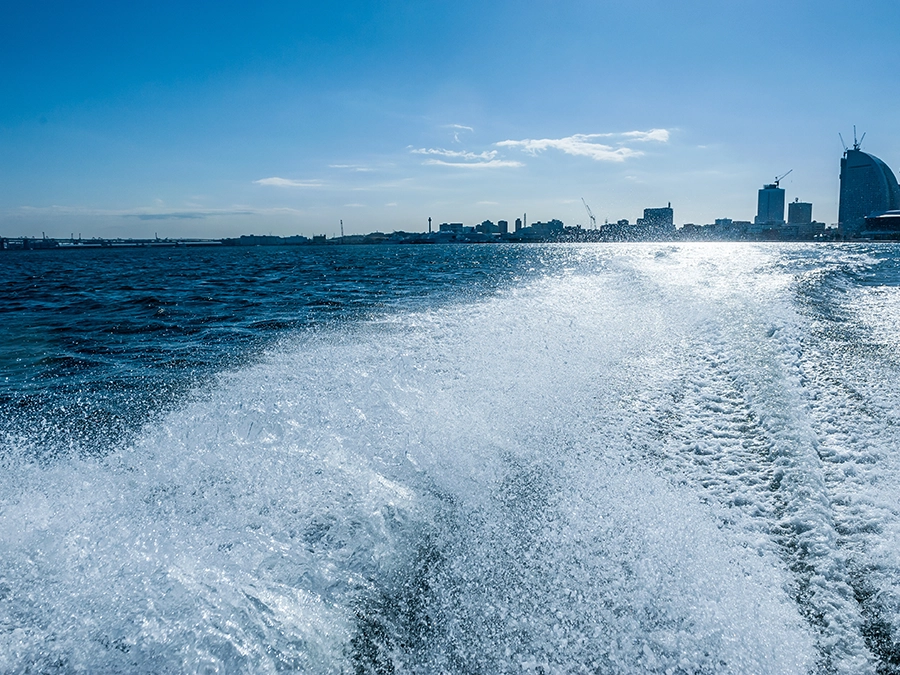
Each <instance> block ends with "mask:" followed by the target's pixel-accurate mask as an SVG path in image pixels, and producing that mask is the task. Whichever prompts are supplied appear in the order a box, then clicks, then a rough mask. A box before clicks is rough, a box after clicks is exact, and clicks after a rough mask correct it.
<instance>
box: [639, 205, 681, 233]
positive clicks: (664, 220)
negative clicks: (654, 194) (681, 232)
mask: <svg viewBox="0 0 900 675" xmlns="http://www.w3.org/2000/svg"><path fill="white" fill-rule="evenodd" d="M637 224H638V225H643V226H644V227H648V228H650V229H651V230H659V231H663V232H671V231H672V230H674V229H675V214H674V212H673V211H672V202H669V205H668V206H663V207H662V208H659V209H644V217H643V218H638V222H637Z"/></svg>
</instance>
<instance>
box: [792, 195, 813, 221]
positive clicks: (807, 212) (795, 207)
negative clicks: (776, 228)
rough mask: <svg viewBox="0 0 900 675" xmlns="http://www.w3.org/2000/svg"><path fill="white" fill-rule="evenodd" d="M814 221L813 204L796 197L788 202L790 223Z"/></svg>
mask: <svg viewBox="0 0 900 675" xmlns="http://www.w3.org/2000/svg"><path fill="white" fill-rule="evenodd" d="M811 222H812V204H810V203H809V202H801V201H800V200H799V199H795V200H794V201H792V202H791V203H790V204H788V225H809V224H810V223H811Z"/></svg>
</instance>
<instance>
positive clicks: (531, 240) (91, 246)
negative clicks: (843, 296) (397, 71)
mask: <svg viewBox="0 0 900 675" xmlns="http://www.w3.org/2000/svg"><path fill="white" fill-rule="evenodd" d="M572 229H574V228H572ZM897 241H898V239H895V238H855V239H844V238H841V237H840V236H838V235H834V236H825V237H818V238H813V239H780V238H774V237H772V238H769V237H752V238H751V237H735V238H724V237H723V238H706V237H704V238H701V237H690V236H679V235H678V233H677V231H676V233H674V234H673V236H668V237H653V238H649V237H648V238H640V237H631V238H624V237H610V236H604V235H602V234H601V233H599V232H598V231H595V230H579V231H576V232H574V233H570V232H563V233H559V234H554V235H551V236H543V237H535V236H526V237H522V236H516V235H514V234H511V235H504V236H500V237H498V236H490V235H480V234H479V235H475V236H472V235H467V234H456V233H454V234H450V235H449V236H448V233H432V234H427V233H409V232H395V233H393V234H390V235H385V234H382V233H373V234H370V235H348V236H345V237H332V238H330V239H329V238H326V237H324V236H316V237H311V238H308V237H303V236H299V235H298V236H292V237H278V236H254V235H244V236H242V237H238V238H231V237H223V238H221V239H199V238H166V239H124V238H111V239H103V238H92V239H68V238H67V239H57V238H51V237H0V251H75V250H109V249H153V248H220V247H227V248H249V247H258V246H360V245H376V246H378V245H381V246H385V245H386V246H392V245H394V246H396V245H423V244H425V245H427V244H550V243H569V244H578V243H661V244H665V243H699V242H709V243H727V242H746V243H761V242H769V243H773V242H775V243H778V242H781V243H833V242H859V243H862V242H897Z"/></svg>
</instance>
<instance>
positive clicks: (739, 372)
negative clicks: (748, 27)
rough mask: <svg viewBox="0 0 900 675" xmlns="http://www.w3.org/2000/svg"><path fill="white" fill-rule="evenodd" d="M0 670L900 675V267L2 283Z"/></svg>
mask: <svg viewBox="0 0 900 675" xmlns="http://www.w3.org/2000/svg"><path fill="white" fill-rule="evenodd" d="M0 288H2V292H3V296H4V300H3V303H2V306H0V319H2V324H0V347H2V354H0V366H2V371H0V672H10V673H18V672H21V673H25V672H49V673H70V672H103V673H119V672H120V673H135V672H137V673H141V672H144V673H167V672H171V673H181V672H197V673H214V672H222V673H234V672H237V673H240V672H246V673H266V672H271V673H274V672H309V673H435V672H448V673H522V672H525V673H637V672H650V673H822V672H836V673H867V672H868V673H876V672H878V673H887V672H894V671H895V670H896V669H897V668H898V667H900V635H898V627H900V541H898V537H900V456H898V452H897V449H898V447H900V446H898V440H900V427H898V424H897V422H896V418H897V410H898V409H900V401H898V398H900V394H898V391H897V384H896V383H897V382H898V377H897V375H898V373H897V370H898V359H900V340H898V329H900V264H898V262H897V258H896V255H895V249H894V247H893V246H891V245H750V244H677V245H669V244H641V245H625V244H620V245H597V244H595V245H510V246H505V245H496V246H474V245H470V246H408V247H400V246H398V247H390V246H381V247H350V246H347V247H339V246H331V247H302V248H301V247H298V248H258V249H216V250H213V249H204V250H200V249H195V250H142V251H67V252H53V251H33V252H8V253H6V254H4V255H3V258H2V260H0Z"/></svg>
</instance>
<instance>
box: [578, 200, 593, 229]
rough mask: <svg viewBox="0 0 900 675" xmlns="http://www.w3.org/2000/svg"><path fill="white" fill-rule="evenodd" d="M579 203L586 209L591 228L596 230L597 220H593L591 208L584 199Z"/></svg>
mask: <svg viewBox="0 0 900 675" xmlns="http://www.w3.org/2000/svg"><path fill="white" fill-rule="evenodd" d="M581 203H582V204H584V208H585V209H587V214H588V217H589V218H590V219H591V227H592V228H593V229H595V230H596V229H597V219H596V218H594V212H593V211H591V207H590V206H588V205H587V202H586V201H584V197H582V198H581Z"/></svg>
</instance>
